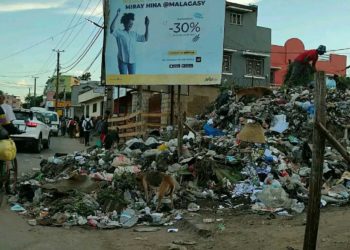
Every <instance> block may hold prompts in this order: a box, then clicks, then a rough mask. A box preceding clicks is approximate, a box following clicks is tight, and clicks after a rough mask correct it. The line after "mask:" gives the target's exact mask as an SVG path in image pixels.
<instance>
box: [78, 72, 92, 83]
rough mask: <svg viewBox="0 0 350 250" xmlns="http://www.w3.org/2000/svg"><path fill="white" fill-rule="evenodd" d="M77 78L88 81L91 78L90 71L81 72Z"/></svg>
mask: <svg viewBox="0 0 350 250" xmlns="http://www.w3.org/2000/svg"><path fill="white" fill-rule="evenodd" d="M78 78H79V79H80V80H84V81H90V80H91V73H90V72H86V73H84V74H82V75H81V76H79V77H78Z"/></svg>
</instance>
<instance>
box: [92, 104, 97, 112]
mask: <svg viewBox="0 0 350 250" xmlns="http://www.w3.org/2000/svg"><path fill="white" fill-rule="evenodd" d="M92 112H93V113H95V112H97V103H94V104H93V105H92Z"/></svg>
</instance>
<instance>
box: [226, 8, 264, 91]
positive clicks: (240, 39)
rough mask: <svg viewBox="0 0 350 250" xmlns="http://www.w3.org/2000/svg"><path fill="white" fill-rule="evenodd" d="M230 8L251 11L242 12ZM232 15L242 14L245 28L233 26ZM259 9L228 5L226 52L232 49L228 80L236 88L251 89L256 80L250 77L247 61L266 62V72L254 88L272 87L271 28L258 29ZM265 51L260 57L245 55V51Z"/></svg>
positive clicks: (258, 79) (257, 78)
mask: <svg viewBox="0 0 350 250" xmlns="http://www.w3.org/2000/svg"><path fill="white" fill-rule="evenodd" d="M229 6H232V7H234V6H238V7H244V8H247V10H249V11H251V12H247V11H239V10H236V9H234V8H229ZM230 13H239V14H241V15H242V25H236V24H231V23H230ZM257 18H258V9H257V7H256V6H242V5H237V4H231V3H227V8H226V15H225V37H224V49H229V50H232V51H231V52H230V54H231V58H232V59H231V62H232V63H231V65H232V66H231V70H232V72H231V74H230V73H229V74H225V75H224V80H225V79H226V81H228V82H234V83H235V84H236V85H242V86H251V83H252V77H247V76H246V75H247V69H246V68H247V58H261V59H263V64H264V70H263V76H262V77H255V78H254V79H253V84H254V85H268V84H269V83H270V54H269V51H270V49H271V29H269V28H264V27H259V26H257ZM249 50H250V51H253V52H254V51H255V52H262V53H260V55H244V53H243V52H244V51H249Z"/></svg>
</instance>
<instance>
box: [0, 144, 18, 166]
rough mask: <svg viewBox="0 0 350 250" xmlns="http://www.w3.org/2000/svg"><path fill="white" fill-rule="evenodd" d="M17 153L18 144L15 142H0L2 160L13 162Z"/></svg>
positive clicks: (0, 157) (0, 158)
mask: <svg viewBox="0 0 350 250" xmlns="http://www.w3.org/2000/svg"><path fill="white" fill-rule="evenodd" d="M16 153H17V149H16V144H15V143H14V141H13V140H11V139H7V140H0V160H1V161H12V160H13V159H15V157H16Z"/></svg>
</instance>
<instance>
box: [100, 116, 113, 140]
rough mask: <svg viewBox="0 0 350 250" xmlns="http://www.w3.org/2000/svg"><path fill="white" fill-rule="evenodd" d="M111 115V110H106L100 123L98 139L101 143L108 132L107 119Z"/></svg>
mask: <svg viewBox="0 0 350 250" xmlns="http://www.w3.org/2000/svg"><path fill="white" fill-rule="evenodd" d="M110 115H111V112H109V111H108V110H107V111H106V112H105V114H104V117H103V120H102V123H101V135H100V140H101V143H102V144H103V143H104V141H105V139H106V136H107V134H108V119H109V117H110Z"/></svg>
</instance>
